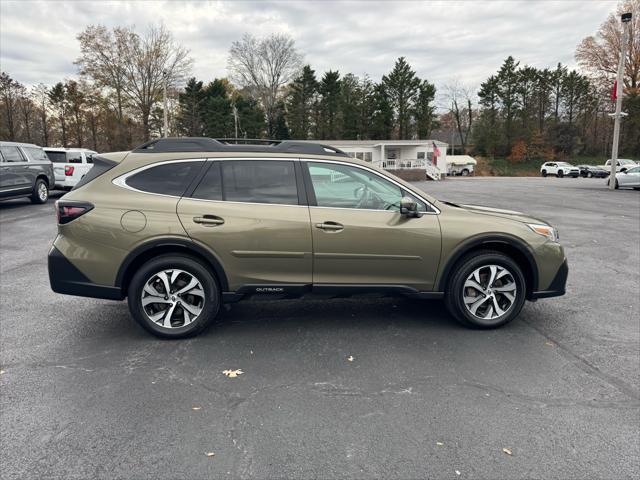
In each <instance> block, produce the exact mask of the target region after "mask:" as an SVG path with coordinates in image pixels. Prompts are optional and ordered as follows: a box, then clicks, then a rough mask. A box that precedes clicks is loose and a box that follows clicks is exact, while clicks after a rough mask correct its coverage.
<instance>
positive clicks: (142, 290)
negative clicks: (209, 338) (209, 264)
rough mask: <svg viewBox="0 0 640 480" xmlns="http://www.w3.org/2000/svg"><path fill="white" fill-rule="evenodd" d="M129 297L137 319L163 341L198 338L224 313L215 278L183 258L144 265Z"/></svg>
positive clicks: (166, 258)
mask: <svg viewBox="0 0 640 480" xmlns="http://www.w3.org/2000/svg"><path fill="white" fill-rule="evenodd" d="M128 297H129V299H128V300H129V311H130V312H131V315H132V316H133V318H134V319H135V320H136V321H137V322H138V323H139V324H140V325H142V326H143V327H144V328H145V329H146V330H148V331H149V332H151V333H153V334H154V335H157V336H159V337H163V338H183V337H188V336H192V335H196V334H198V333H200V332H201V331H202V330H203V329H204V328H205V327H207V325H209V324H210V323H211V322H212V321H213V320H214V318H215V317H216V316H217V314H218V312H219V310H220V289H219V287H218V283H217V282H216V279H215V277H214V276H213V275H212V274H211V272H210V271H209V270H208V269H207V268H205V267H204V266H203V265H202V264H201V263H200V262H197V261H196V260H195V259H193V258H191V257H187V256H180V255H161V256H159V257H157V258H155V259H153V260H150V261H148V262H147V263H145V264H144V265H142V267H140V269H138V271H137V272H136V273H135V274H134V276H133V278H132V279H131V282H130V284H129V290H128Z"/></svg>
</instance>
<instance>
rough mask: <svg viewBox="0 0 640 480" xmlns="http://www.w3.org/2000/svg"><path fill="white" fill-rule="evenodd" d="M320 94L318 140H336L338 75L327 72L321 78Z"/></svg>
mask: <svg viewBox="0 0 640 480" xmlns="http://www.w3.org/2000/svg"><path fill="white" fill-rule="evenodd" d="M318 91H319V92H320V116H321V117H320V123H321V127H320V138H322V139H337V138H338V136H339V134H338V113H339V108H340V73H339V72H338V71H335V72H334V71H331V70H329V71H328V72H326V73H325V74H324V76H323V77H322V81H321V82H320V85H319V88H318Z"/></svg>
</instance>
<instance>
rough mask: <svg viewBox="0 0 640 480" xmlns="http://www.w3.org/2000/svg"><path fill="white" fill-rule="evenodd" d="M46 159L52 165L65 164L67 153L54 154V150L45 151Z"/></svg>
mask: <svg viewBox="0 0 640 480" xmlns="http://www.w3.org/2000/svg"><path fill="white" fill-rule="evenodd" d="M44 153H46V154H47V157H49V160H51V161H52V162H53V163H67V153H66V152H56V151H55V150H45V152H44Z"/></svg>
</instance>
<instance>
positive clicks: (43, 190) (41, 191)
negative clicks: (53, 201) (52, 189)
mask: <svg viewBox="0 0 640 480" xmlns="http://www.w3.org/2000/svg"><path fill="white" fill-rule="evenodd" d="M48 196H49V192H48V191H47V186H46V185H45V184H44V183H42V182H40V183H39V184H38V198H40V200H41V201H43V202H44V201H45V200H46V199H47V197H48Z"/></svg>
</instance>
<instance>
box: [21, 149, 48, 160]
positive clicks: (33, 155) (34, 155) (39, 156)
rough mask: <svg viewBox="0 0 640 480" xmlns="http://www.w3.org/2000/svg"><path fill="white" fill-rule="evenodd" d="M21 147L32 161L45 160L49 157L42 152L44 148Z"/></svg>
mask: <svg viewBox="0 0 640 480" xmlns="http://www.w3.org/2000/svg"><path fill="white" fill-rule="evenodd" d="M22 149H23V150H24V151H25V152H26V153H27V155H28V156H29V160H33V161H34V162H47V161H48V160H49V157H47V154H46V153H44V150H42V149H41V148H37V147H22Z"/></svg>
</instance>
